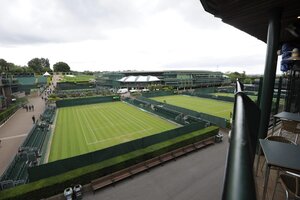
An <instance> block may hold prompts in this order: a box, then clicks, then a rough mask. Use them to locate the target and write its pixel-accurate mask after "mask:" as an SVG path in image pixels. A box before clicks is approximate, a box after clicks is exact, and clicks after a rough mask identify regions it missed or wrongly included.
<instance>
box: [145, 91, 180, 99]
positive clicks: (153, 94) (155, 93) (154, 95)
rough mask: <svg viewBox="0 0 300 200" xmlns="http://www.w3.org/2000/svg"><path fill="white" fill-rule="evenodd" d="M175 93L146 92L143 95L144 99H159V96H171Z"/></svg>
mask: <svg viewBox="0 0 300 200" xmlns="http://www.w3.org/2000/svg"><path fill="white" fill-rule="evenodd" d="M174 92H175V91H153V92H145V93H142V95H143V96H144V97H147V98H151V97H159V96H169V95H173V94H174Z"/></svg>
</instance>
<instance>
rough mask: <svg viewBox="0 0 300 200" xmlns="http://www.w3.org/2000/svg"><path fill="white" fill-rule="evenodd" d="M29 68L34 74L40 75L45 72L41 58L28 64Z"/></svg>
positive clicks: (34, 59)
mask: <svg viewBox="0 0 300 200" xmlns="http://www.w3.org/2000/svg"><path fill="white" fill-rule="evenodd" d="M28 67H30V68H31V69H32V70H33V71H34V72H36V73H40V72H42V70H43V67H42V63H41V60H40V59H39V58H33V59H31V60H30V61H29V62H28Z"/></svg>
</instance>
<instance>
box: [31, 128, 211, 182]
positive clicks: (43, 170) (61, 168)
mask: <svg viewBox="0 0 300 200" xmlns="http://www.w3.org/2000/svg"><path fill="white" fill-rule="evenodd" d="M202 128H203V124H202V123H194V124H190V125H187V126H183V127H179V128H176V129H173V130H169V131H165V132H162V133H158V134H155V135H151V136H147V137H144V138H140V139H137V140H133V141H129V142H126V143H122V144H119V145H115V146H112V147H108V148H105V149H101V150H98V151H94V152H91V153H87V154H83V155H79V156H75V157H71V158H67V159H63V160H58V161H54V162H50V163H47V164H43V165H39V166H35V167H31V168H29V169H28V173H29V181H30V182H33V181H37V180H40V179H43V178H47V177H50V176H55V175H58V174H61V173H65V172H68V171H71V170H74V169H77V168H80V167H84V166H87V165H91V164H94V163H98V162H101V161H104V160H107V159H110V158H113V157H116V156H120V155H123V154H126V153H129V152H132V151H136V150H139V149H142V148H146V147H148V146H150V145H153V144H157V143H160V142H164V141H167V140H170V139H172V138H175V137H178V136H182V135H185V134H188V133H191V132H193V131H196V130H200V129H202ZM211 134H213V135H215V134H217V133H215V132H214V133H211ZM209 136H212V135H209Z"/></svg>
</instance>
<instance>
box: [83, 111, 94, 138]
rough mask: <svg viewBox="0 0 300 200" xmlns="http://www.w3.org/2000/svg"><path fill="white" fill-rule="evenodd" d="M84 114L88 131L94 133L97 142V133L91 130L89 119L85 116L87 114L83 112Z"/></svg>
mask: <svg viewBox="0 0 300 200" xmlns="http://www.w3.org/2000/svg"><path fill="white" fill-rule="evenodd" d="M82 114H83V116H84V119H85V121H86V123H87V127H88V129H90V131H91V132H92V133H93V135H94V137H95V139H96V140H97V137H96V135H95V132H94V131H93V129H92V128H91V124H90V123H89V121H88V119H87V117H86V115H85V112H84V111H82Z"/></svg>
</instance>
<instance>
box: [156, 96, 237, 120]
mask: <svg viewBox="0 0 300 200" xmlns="http://www.w3.org/2000/svg"><path fill="white" fill-rule="evenodd" d="M152 99H153V100H156V101H160V102H164V100H165V101H166V102H167V104H172V105H175V106H179V107H183V108H187V109H190V110H194V111H197V112H202V113H206V114H210V115H214V116H217V117H222V118H226V119H230V112H232V110H233V103H231V102H226V101H218V100H213V99H207V98H200V97H193V96H187V95H172V96H162V97H154V98H152Z"/></svg>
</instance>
